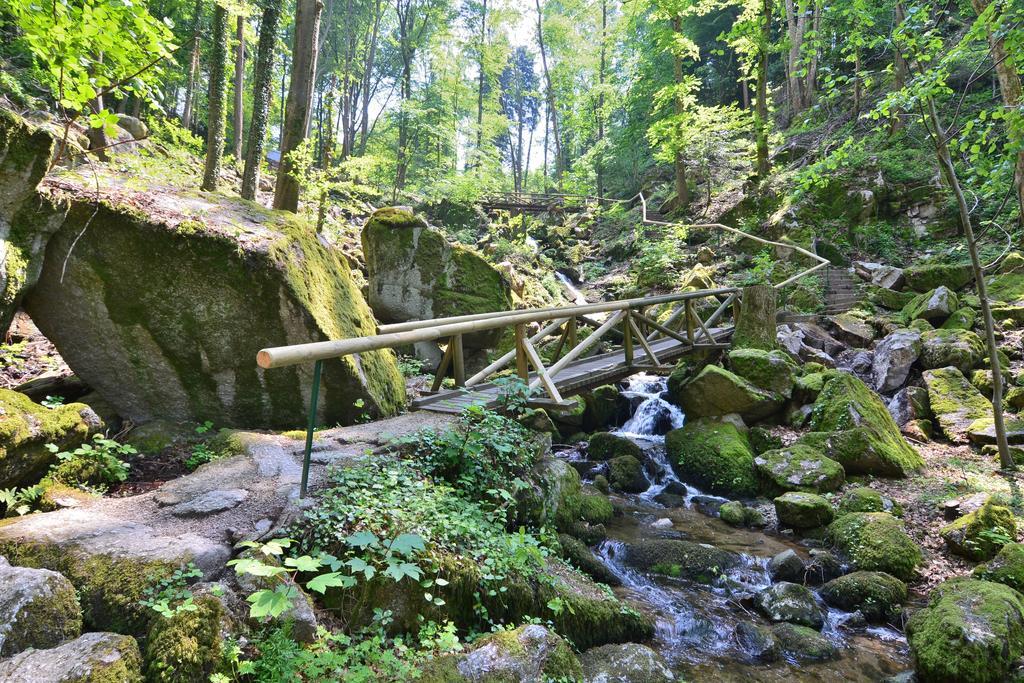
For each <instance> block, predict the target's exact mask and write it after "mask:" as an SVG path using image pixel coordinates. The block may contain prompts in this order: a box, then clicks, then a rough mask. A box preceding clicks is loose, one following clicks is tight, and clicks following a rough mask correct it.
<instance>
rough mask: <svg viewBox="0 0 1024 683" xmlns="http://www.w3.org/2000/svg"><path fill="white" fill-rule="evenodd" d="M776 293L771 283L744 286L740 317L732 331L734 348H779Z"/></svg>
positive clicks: (767, 349) (766, 349) (769, 349)
mask: <svg viewBox="0 0 1024 683" xmlns="http://www.w3.org/2000/svg"><path fill="white" fill-rule="evenodd" d="M775 295H776V292H775V288H774V287H772V286H771V285H750V286H748V287H744V288H743V299H742V302H741V304H740V317H739V320H737V321H736V328H735V329H734V330H733V333H732V346H733V348H737V349H764V350H765V351H771V350H772V349H776V348H778V342H777V341H776V331H775V316H776V313H777V303H776V296H775Z"/></svg>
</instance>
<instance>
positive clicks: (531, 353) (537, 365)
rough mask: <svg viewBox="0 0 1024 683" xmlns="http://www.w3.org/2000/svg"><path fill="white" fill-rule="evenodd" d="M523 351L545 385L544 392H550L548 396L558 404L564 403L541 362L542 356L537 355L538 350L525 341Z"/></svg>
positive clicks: (527, 340)
mask: <svg viewBox="0 0 1024 683" xmlns="http://www.w3.org/2000/svg"><path fill="white" fill-rule="evenodd" d="M523 349H524V350H525V351H526V356H527V358H529V359H530V362H531V363H533V368H534V369H535V370H536V371H537V377H538V379H540V382H541V384H543V385H544V390H545V391H547V392H548V396H550V397H551V400H552V401H555V402H556V403H561V402H562V395H561V394H559V393H558V387H556V386H555V383H554V382H553V381H552V380H551V377H550V376H549V375H548V371H547V368H545V367H544V362H543V361H542V360H541V357H540V354H539V353H537V349H535V348H534V347H533V344H531V343H530V340H529V339H525V338H524V339H523Z"/></svg>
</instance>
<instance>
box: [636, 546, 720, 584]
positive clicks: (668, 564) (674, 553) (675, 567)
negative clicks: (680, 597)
mask: <svg viewBox="0 0 1024 683" xmlns="http://www.w3.org/2000/svg"><path fill="white" fill-rule="evenodd" d="M625 561H626V563H627V564H629V565H630V566H633V567H636V568H637V569H641V570H643V571H650V572H654V573H656V574H665V575H667V576H675V577H680V578H684V579H689V580H691V581H698V582H700V583H711V582H712V581H714V580H715V579H716V578H718V577H719V576H720V575H721V574H723V573H724V572H725V571H726V570H727V569H731V568H732V567H735V566H737V565H738V564H739V563H740V556H739V555H737V554H736V553H733V552H730V551H728V550H722V549H721V548H716V547H715V546H713V545H708V544H706V543H694V542H693V541H683V540H677V539H668V538H666V539H648V540H643V541H639V542H637V543H633V544H630V545H629V546H627V548H626V555H625Z"/></svg>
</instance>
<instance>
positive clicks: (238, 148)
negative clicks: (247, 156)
mask: <svg viewBox="0 0 1024 683" xmlns="http://www.w3.org/2000/svg"><path fill="white" fill-rule="evenodd" d="M235 41H237V43H238V44H237V45H235V111H234V121H233V123H234V129H235V130H234V136H235V137H234V143H235V161H239V160H240V159H241V158H242V138H243V137H244V132H243V130H242V126H243V125H244V122H245V100H244V95H245V91H244V88H243V86H244V84H245V18H243V17H241V16H239V17H238V19H237V21H236V24H235Z"/></svg>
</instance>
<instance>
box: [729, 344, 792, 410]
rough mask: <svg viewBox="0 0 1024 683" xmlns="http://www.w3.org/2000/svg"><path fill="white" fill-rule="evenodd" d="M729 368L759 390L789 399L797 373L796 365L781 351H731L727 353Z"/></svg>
mask: <svg viewBox="0 0 1024 683" xmlns="http://www.w3.org/2000/svg"><path fill="white" fill-rule="evenodd" d="M728 359H729V368H730V369H731V370H732V372H733V373H735V374H737V375H739V376H740V377H742V378H743V379H745V380H747V381H748V382H750V383H751V384H753V385H754V386H756V387H757V388H759V389H764V390H765V391H771V392H773V393H776V394H779V395H781V396H785V397H786V398H789V397H790V395H791V394H792V393H793V383H794V382H795V381H796V374H797V372H798V371H799V368H798V367H797V365H796V363H794V362H793V359H791V358H790V357H789V355H788V354H786V353H785V352H783V351H765V350H763V349H733V350H732V351H730V352H729V356H728Z"/></svg>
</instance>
